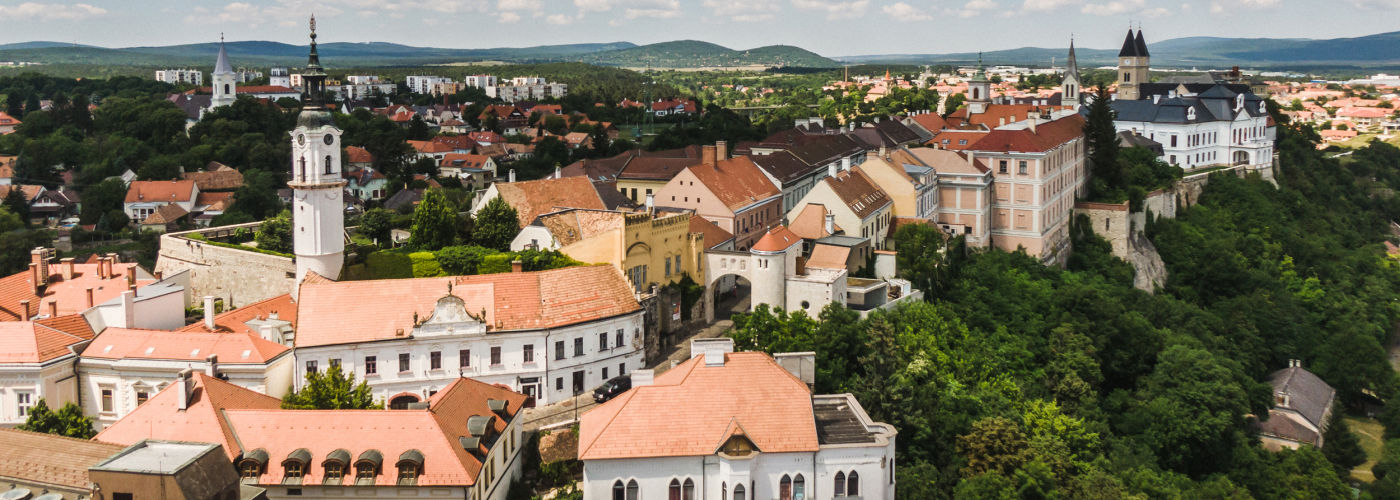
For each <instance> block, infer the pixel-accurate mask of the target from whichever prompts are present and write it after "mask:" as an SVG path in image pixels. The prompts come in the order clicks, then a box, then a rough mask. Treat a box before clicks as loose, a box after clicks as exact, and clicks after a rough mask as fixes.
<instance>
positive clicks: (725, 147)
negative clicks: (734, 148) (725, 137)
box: [715, 141, 729, 161]
mask: <svg viewBox="0 0 1400 500" xmlns="http://www.w3.org/2000/svg"><path fill="white" fill-rule="evenodd" d="M715 158H716V159H718V160H720V161H724V160H728V159H729V141H715Z"/></svg>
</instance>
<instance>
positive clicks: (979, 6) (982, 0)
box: [948, 0, 998, 18]
mask: <svg viewBox="0 0 1400 500" xmlns="http://www.w3.org/2000/svg"><path fill="white" fill-rule="evenodd" d="M997 7H998V5H997V3H996V2H993V1H992V0H971V1H970V2H967V4H965V5H963V8H961V9H956V10H949V11H948V12H949V13H951V14H955V15H957V16H958V17H962V18H968V17H974V16H977V15H980V14H982V13H983V12H988V11H993V10H996V8H997Z"/></svg>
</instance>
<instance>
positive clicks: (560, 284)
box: [220, 265, 640, 359]
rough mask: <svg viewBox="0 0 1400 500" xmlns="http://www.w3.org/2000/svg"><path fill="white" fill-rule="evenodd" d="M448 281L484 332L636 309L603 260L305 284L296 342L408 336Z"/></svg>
mask: <svg viewBox="0 0 1400 500" xmlns="http://www.w3.org/2000/svg"><path fill="white" fill-rule="evenodd" d="M449 285H451V287H452V294H453V295H455V296H457V297H458V298H461V299H462V300H463V301H465V302H466V310H467V311H471V312H473V314H476V311H484V312H485V316H486V317H485V320H486V321H485V322H486V325H487V329H488V332H490V331H508V330H533V329H542V328H555V327H561V326H565V325H572V324H577V323H582V322H586V321H593V320H597V319H602V318H609V317H613V316H617V315H621V314H628V313H632V312H635V311H637V310H639V309H640V306H638V305H637V300H636V297H635V296H634V295H633V294H632V287H631V286H629V285H628V284H627V281H626V280H625V279H623V277H622V274H620V273H619V272H618V271H617V270H616V269H614V268H613V267H612V266H608V265H594V266H578V267H568V268H563V269H554V270H549V271H538V272H521V273H500V274H483V275H476V276H455V277H444V278H412V279H396V280H374V281H343V282H325V283H310V282H304V283H303V284H302V287H301V295H300V297H299V299H298V300H299V303H298V308H299V310H298V313H297V319H298V321H299V324H298V325H297V337H296V345H297V347H311V346H320V345H336V344H349V343H355V342H368V341H374V340H386V339H393V338H395V337H396V336H397V333H396V332H397V331H398V330H402V331H403V332H404V335H408V334H411V333H412V331H413V326H414V318H415V317H416V318H419V319H420V320H421V319H426V318H428V317H429V316H431V315H432V313H433V309H434V307H435V306H436V305H437V301H438V299H440V298H442V297H443V296H445V295H447V291H448V286H449ZM384 297H395V298H396V302H395V303H394V304H393V305H392V306H389V305H385V306H383V307H346V304H372V303H377V302H382V301H383V298H384ZM220 359H223V357H222V356H220Z"/></svg>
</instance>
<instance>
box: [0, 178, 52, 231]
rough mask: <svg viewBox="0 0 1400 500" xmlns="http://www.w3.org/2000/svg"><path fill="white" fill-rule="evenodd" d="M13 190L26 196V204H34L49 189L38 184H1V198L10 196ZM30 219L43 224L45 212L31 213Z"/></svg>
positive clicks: (31, 221)
mask: <svg viewBox="0 0 1400 500" xmlns="http://www.w3.org/2000/svg"><path fill="white" fill-rule="evenodd" d="M13 191H19V193H20V194H21V195H23V196H24V203H25V205H26V206H33V204H34V202H35V201H36V200H38V199H39V197H40V195H43V194H44V192H45V191H48V189H46V188H45V187H44V186H41V185H38V184H0V200H3V199H5V198H8V197H9V196H10V193H11V192H13ZM17 215H18V214H17ZM29 219H30V220H29V223H31V224H43V223H45V214H37V215H35V214H30V217H29Z"/></svg>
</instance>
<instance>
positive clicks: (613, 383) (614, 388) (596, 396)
mask: <svg viewBox="0 0 1400 500" xmlns="http://www.w3.org/2000/svg"><path fill="white" fill-rule="evenodd" d="M631 388H632V376H631V375H623V376H620V377H616V378H614V379H612V380H609V381H607V382H603V385H600V386H598V388H597V389H593V400H594V401H597V402H599V403H605V402H607V401H608V400H609V399H612V398H615V397H617V395H618V394H622V393H624V392H627V390H628V389H631Z"/></svg>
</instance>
